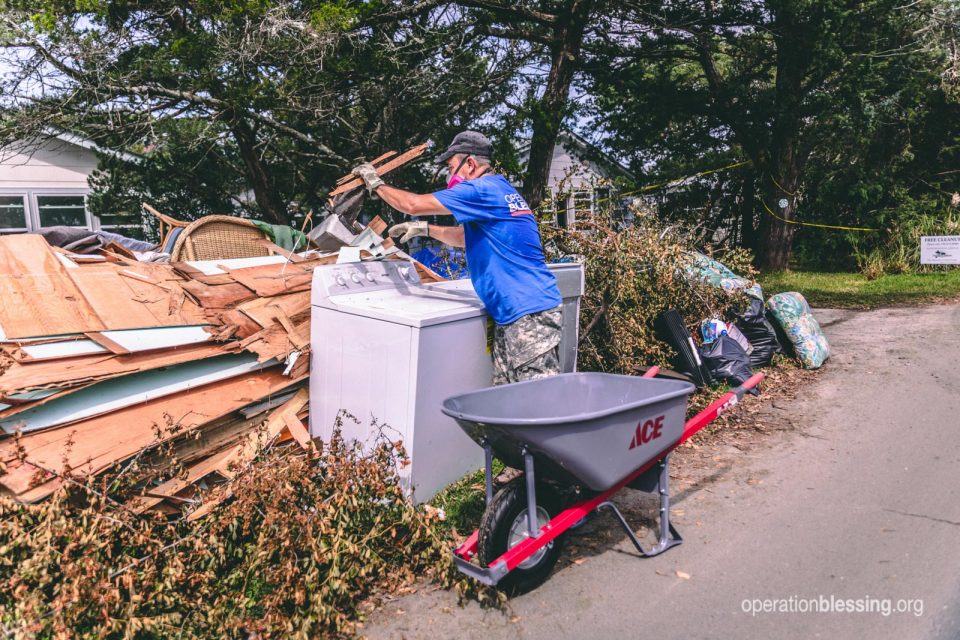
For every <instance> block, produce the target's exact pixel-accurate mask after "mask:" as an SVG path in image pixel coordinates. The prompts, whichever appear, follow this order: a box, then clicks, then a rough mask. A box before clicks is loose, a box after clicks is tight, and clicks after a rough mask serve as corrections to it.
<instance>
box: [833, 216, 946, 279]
mask: <svg viewBox="0 0 960 640" xmlns="http://www.w3.org/2000/svg"><path fill="white" fill-rule="evenodd" d="M913 204H917V202H916V201H914V200H909V199H907V200H906V201H905V203H904V206H903V208H902V210H901V212H900V215H899V216H898V218H897V219H896V220H895V221H893V222H892V224H891V227H890V228H889V229H886V230H884V231H885V232H884V233H883V234H882V235H878V236H875V237H873V238H868V239H863V238H859V237H856V236H854V237H851V239H850V241H851V244H852V245H853V252H854V256H855V258H856V261H857V267H858V268H859V269H860V272H861V273H863V275H865V276H866V277H867V279H868V280H874V279H876V278H878V277H880V276H882V275H884V274H888V273H890V274H896V273H928V272H932V271H943V270H949V269H951V267H950V266H941V265H922V264H920V238H921V237H922V236H938V235H960V211H958V210H957V209H955V208H952V209H948V210H947V211H946V212H945V213H944V214H942V215H939V216H937V215H931V214H927V213H924V212H923V209H919V210H918V208H917V207H911V206H910V205H913ZM871 240H872V241H871Z"/></svg>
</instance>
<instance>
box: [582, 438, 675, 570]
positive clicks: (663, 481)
mask: <svg viewBox="0 0 960 640" xmlns="http://www.w3.org/2000/svg"><path fill="white" fill-rule="evenodd" d="M669 462H670V456H669V455H668V456H665V457H664V458H663V459H662V460H661V461H660V463H659V464H660V478H659V480H658V481H657V489H658V492H659V494H660V539H659V540H658V541H657V544H655V545H654V546H653V547H651V548H650V549H645V548H644V547H643V544H642V543H641V542H640V540H639V539H638V538H637V535H636V534H635V533H634V532H633V529H632V528H631V527H630V525H629V524H627V520H626V518H624V517H623V514H622V513H621V512H620V509H618V508H617V505H615V504H614V503H612V502H610V501H609V500H607V501H606V502H601V503H600V504H599V505H597V510H598V511H599V510H600V509H603V508H604V507H606V508H607V509H609V510H610V511H611V512H612V513H613V515H614V516H615V517H616V518H617V521H618V522H619V523H620V526H621V527H623V530H624V531H626V533H627V537H629V538H630V542H632V543H633V546H634V547H636V548H637V551H638V552H639V553H640V555H642V556H644V557H645V558H652V557H653V556H658V555H660V554H661V553H663V552H664V551H666V550H667V549H669V548H671V547H675V546H676V545H678V544H680V543H682V542H683V538H682V537H680V534H679V533H678V532H677V530H676V529H674V528H673V524H671V522H670V472H669V466H668V465H669Z"/></svg>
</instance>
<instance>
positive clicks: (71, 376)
mask: <svg viewBox="0 0 960 640" xmlns="http://www.w3.org/2000/svg"><path fill="white" fill-rule="evenodd" d="M223 353H224V347H223V346H221V345H218V344H196V345H186V346H182V347H174V348H171V349H168V350H163V351H155V352H147V353H131V354H130V355H128V356H115V355H113V354H94V355H89V356H79V357H76V358H71V359H69V360H62V361H58V360H48V361H41V362H32V363H14V364H11V365H10V367H9V368H8V369H7V370H6V371H5V372H4V373H3V375H2V376H0V395H8V394H15V393H21V392H24V391H32V390H34V389H45V388H48V387H57V388H66V387H74V386H77V385H80V384H86V383H89V382H93V381H96V380H102V379H104V378H110V377H114V376H122V375H126V374H128V373H133V372H136V371H146V370H148V369H156V368H158V367H167V366H170V365H174V364H180V363H182V362H190V361H193V360H200V359H203V358H209V357H212V356H217V355H222V354H223Z"/></svg>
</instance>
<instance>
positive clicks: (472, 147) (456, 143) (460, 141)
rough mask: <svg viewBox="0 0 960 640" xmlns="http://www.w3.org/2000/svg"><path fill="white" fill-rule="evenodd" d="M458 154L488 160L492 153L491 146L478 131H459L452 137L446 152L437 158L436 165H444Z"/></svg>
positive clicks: (485, 137)
mask: <svg viewBox="0 0 960 640" xmlns="http://www.w3.org/2000/svg"><path fill="white" fill-rule="evenodd" d="M458 153H466V154H468V155H472V156H483V157H484V158H489V157H490V156H491V154H492V153H493V144H491V143H490V140H489V138H487V136H485V135H483V134H482V133H480V132H479V131H461V132H460V133H458V134H457V135H456V136H454V138H453V142H451V143H450V146H449V147H447V150H446V151H444V152H443V153H441V154H440V155H439V156H437V163H438V164H440V163H444V162H446V161H447V160H449V159H450V158H452V157H453V156H455V155H457V154H458Z"/></svg>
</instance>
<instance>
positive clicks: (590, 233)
mask: <svg viewBox="0 0 960 640" xmlns="http://www.w3.org/2000/svg"><path fill="white" fill-rule="evenodd" d="M542 233H543V237H544V242H545V246H546V247H547V251H548V253H551V254H554V255H557V256H559V255H567V256H571V255H572V256H578V257H579V258H580V259H582V260H583V262H584V264H585V269H586V291H585V293H584V296H583V299H582V300H581V307H580V352H579V356H578V359H577V364H578V367H579V368H580V369H581V370H584V371H606V372H611V373H627V374H628V373H634V372H635V369H636V367H639V366H647V365H661V366H667V365H669V359H670V358H671V357H672V356H673V355H674V354H673V352H672V349H671V348H670V346H669V345H667V344H665V343H663V342H661V341H659V340H657V338H656V336H655V335H654V328H653V322H654V319H655V318H656V317H657V316H658V315H659V314H661V313H662V312H663V311H665V310H667V309H671V308H673V309H676V310H677V311H679V312H680V315H681V316H682V317H683V319H684V321H685V322H686V324H687V326H688V327H689V328H691V329H692V328H694V327H696V326H697V325H698V323H699V322H700V321H701V320H703V319H706V318H710V317H724V316H725V315H726V314H727V311H728V310H729V309H731V307H733V306H735V305H737V304H739V303H741V302H742V300H741V298H740V296H739V295H729V294H727V293H725V292H723V291H722V290H720V289H717V288H715V287H713V286H711V285H709V284H707V283H706V282H703V281H700V280H697V279H695V278H690V277H688V276H687V275H686V265H687V263H688V261H689V254H688V253H687V252H688V251H690V250H691V249H693V247H692V246H690V245H689V244H688V242H687V241H686V240H685V238H684V237H683V236H682V235H681V234H680V233H677V232H676V231H673V232H671V230H669V229H663V228H661V227H659V226H656V225H641V224H638V225H636V226H632V227H628V228H625V229H619V230H618V229H614V228H613V227H612V226H611V225H609V224H594V225H591V226H589V227H585V228H584V227H581V228H580V229H577V230H570V229H560V228H556V227H544V228H543V229H542ZM730 258H732V259H729V260H728V259H727V258H726V257H725V258H724V260H725V262H726V263H727V264H728V266H730V267H731V268H733V269H734V270H736V269H743V268H746V267H748V265H749V256H747V255H745V254H743V253H742V252H740V253H737V254H735V255H731V256H730ZM744 275H746V276H748V277H749V276H751V275H752V272H751V271H749V270H748V271H746V272H744Z"/></svg>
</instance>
